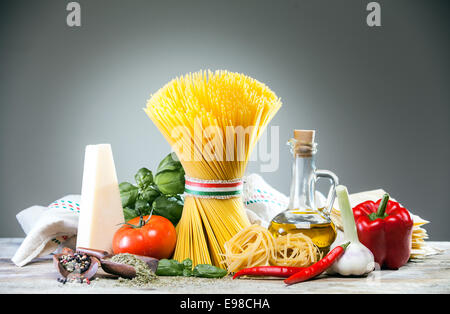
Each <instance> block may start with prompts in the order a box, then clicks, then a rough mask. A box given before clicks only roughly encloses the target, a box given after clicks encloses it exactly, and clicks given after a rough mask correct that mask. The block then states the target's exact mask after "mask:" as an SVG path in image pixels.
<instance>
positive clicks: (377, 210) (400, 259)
mask: <svg viewBox="0 0 450 314" xmlns="http://www.w3.org/2000/svg"><path fill="white" fill-rule="evenodd" d="M353 216H354V217H355V222H356V229H357V230H358V238H359V241H361V243H362V244H364V245H365V246H366V247H367V248H368V249H369V250H371V251H372V253H373V256H374V257H375V262H377V263H378V264H379V265H380V266H382V267H385V268H389V269H398V268H400V267H401V266H403V265H404V264H405V263H406V262H407V261H408V259H409V256H410V254H411V237H412V229H413V224H414V223H413V220H412V219H411V216H410V214H409V212H408V210H406V208H403V207H402V206H401V205H400V204H399V203H397V202H394V201H390V200H389V195H388V194H385V195H384V196H383V198H382V199H380V200H378V202H376V203H375V202H372V201H367V202H364V203H361V204H359V205H358V206H355V207H354V208H353Z"/></svg>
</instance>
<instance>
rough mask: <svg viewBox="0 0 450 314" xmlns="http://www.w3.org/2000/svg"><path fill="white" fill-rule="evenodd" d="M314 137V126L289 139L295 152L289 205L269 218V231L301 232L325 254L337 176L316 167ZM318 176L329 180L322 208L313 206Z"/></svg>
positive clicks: (333, 233) (329, 240)
mask: <svg viewBox="0 0 450 314" xmlns="http://www.w3.org/2000/svg"><path fill="white" fill-rule="evenodd" d="M314 137H315V131H314V130H295V131H294V138H293V139H290V140H289V142H288V144H289V145H290V147H291V152H292V154H293V156H294V164H293V168H292V182H291V191H290V199H289V205H288V208H287V209H286V210H285V211H283V212H281V213H280V214H278V215H277V216H275V217H274V218H273V219H272V221H271V223H270V226H269V231H270V232H271V233H272V234H273V235H274V236H278V235H284V234H286V233H299V232H300V233H303V234H305V235H307V236H309V237H310V238H311V240H312V241H313V242H314V244H316V245H317V246H318V248H319V249H320V251H321V252H322V253H324V254H326V253H327V252H328V251H329V249H330V245H331V244H332V243H333V242H334V240H335V239H336V229H335V226H334V224H333V222H332V221H331V218H330V212H331V209H332V206H333V203H334V199H335V189H336V185H337V184H338V178H337V176H336V175H335V174H334V173H332V172H331V171H328V170H317V169H316V165H315V155H316V152H317V143H315V142H314ZM319 178H326V179H328V180H330V182H331V187H330V190H329V192H328V199H327V206H326V207H325V208H317V207H316V193H315V184H316V181H317V180H318V179H319Z"/></svg>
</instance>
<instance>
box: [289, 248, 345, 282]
mask: <svg viewBox="0 0 450 314" xmlns="http://www.w3.org/2000/svg"><path fill="white" fill-rule="evenodd" d="M349 244H350V242H347V243H345V244H343V245H341V246H337V247H335V248H334V249H333V250H331V251H330V252H329V253H328V254H327V255H325V257H324V258H322V259H321V260H320V261H318V262H317V263H315V264H313V265H311V266H309V267H306V268H305V269H303V270H301V271H299V272H298V273H296V274H294V275H292V276H291V277H289V278H287V279H286V280H284V283H285V284H288V285H292V284H294V283H298V282H302V281H306V280H308V279H311V278H314V277H316V276H318V275H320V274H321V273H323V272H324V271H325V270H327V269H328V268H329V267H331V265H333V263H334V262H335V261H336V260H337V259H338V258H339V257H341V255H342V254H344V252H345V249H346V248H347V246H348V245H349Z"/></svg>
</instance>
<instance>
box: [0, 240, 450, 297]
mask: <svg viewBox="0 0 450 314" xmlns="http://www.w3.org/2000/svg"><path fill="white" fill-rule="evenodd" d="M21 242H22V239H20V238H12V239H8V238H0V293H195V294H205V293H227V294H228V293H239V294H242V293H252V294H260V293H450V242H430V245H431V246H433V247H435V248H438V249H441V250H443V252H442V253H441V254H438V255H434V256H430V257H427V258H426V259H423V260H415V261H411V262H409V263H408V264H407V265H405V266H403V267H402V268H401V269H400V270H397V271H390V270H383V271H376V272H373V273H372V274H371V275H369V276H368V277H365V278H344V277H330V276H325V275H324V276H321V277H320V278H318V279H315V280H311V281H308V282H304V283H301V284H297V285H292V286H285V285H284V284H283V282H282V281H281V280H279V279H240V280H232V279H231V278H229V277H227V278H224V279H202V278H183V277H178V278H173V277H159V278H158V280H157V281H156V282H155V283H154V284H151V285H150V286H148V287H145V288H130V287H127V286H123V285H122V286H121V285H119V284H118V283H117V280H115V279H113V278H108V277H107V276H105V275H103V274H99V278H100V279H99V280H94V281H93V282H92V283H91V285H86V284H83V285H82V284H79V283H71V284H65V285H63V284H61V283H59V282H57V280H56V278H57V273H56V270H55V269H54V268H53V264H52V262H51V257H45V258H40V259H37V260H36V261H34V262H32V263H30V264H29V265H27V266H25V267H16V266H15V265H14V264H13V263H12V262H11V260H10V258H11V257H12V256H13V254H14V252H15V251H16V249H17V248H18V247H19V245H20V243H21Z"/></svg>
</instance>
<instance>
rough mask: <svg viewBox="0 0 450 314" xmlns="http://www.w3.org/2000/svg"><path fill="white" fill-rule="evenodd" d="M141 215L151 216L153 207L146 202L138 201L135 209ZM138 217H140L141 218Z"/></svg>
mask: <svg viewBox="0 0 450 314" xmlns="http://www.w3.org/2000/svg"><path fill="white" fill-rule="evenodd" d="M134 210H135V211H136V212H137V213H138V214H139V215H142V216H145V215H150V212H151V206H150V205H149V203H148V202H147V201H145V200H137V201H136V205H135V209H134ZM139 215H138V216H139Z"/></svg>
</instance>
